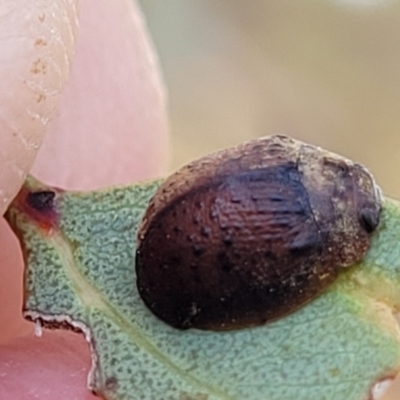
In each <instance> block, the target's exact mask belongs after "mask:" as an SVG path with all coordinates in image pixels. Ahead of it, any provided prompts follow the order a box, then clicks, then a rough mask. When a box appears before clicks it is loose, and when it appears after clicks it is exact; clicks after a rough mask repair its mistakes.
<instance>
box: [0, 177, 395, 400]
mask: <svg viewBox="0 0 400 400" xmlns="http://www.w3.org/2000/svg"><path fill="white" fill-rule="evenodd" d="M158 185H159V182H149V183H147V184H141V185H134V186H130V187H125V188H115V189H110V190H104V191H96V192H91V193H69V192H65V191H61V190H56V189H52V188H48V187H46V186H45V185H43V184H41V183H40V182H37V181H35V180H33V179H32V178H30V179H28V181H27V182H26V184H25V187H24V188H23V190H22V191H21V193H20V194H19V196H18V197H17V199H16V200H15V201H14V203H13V205H12V206H11V208H10V210H9V211H8V214H7V219H8V221H9V222H10V224H11V226H12V227H13V229H14V231H15V232H16V234H17V235H18V237H19V238H20V240H21V244H22V248H23V252H24V257H25V261H26V274H25V276H26V281H25V293H26V295H25V299H24V314H25V316H26V317H27V318H29V319H31V320H34V321H41V323H42V324H43V325H45V326H46V325H52V326H59V327H68V326H69V327H71V326H72V327H74V328H75V329H77V330H81V331H82V332H84V334H85V335H86V337H87V339H88V340H89V342H90V345H91V348H92V352H93V369H92V372H91V378H90V386H91V389H92V390H93V391H94V392H95V393H97V394H98V395H99V396H101V397H102V398H104V399H113V400H160V399H163V400H217V399H218V400H234V399H235V400H243V399H246V400H293V399H296V400H310V399H317V400H324V399H326V400H344V399H346V400H363V399H369V398H370V396H371V388H372V386H373V385H374V383H375V382H376V381H378V380H380V379H383V378H387V377H391V376H394V375H395V374H396V373H397V372H398V371H399V370H400V333H399V329H398V325H397V323H396V320H395V318H394V316H393V313H394V310H396V309H398V308H399V306H400V208H399V204H398V203H396V202H394V201H389V200H386V201H385V204H384V210H383V214H382V221H381V224H380V227H379V229H378V232H377V233H376V235H375V237H374V240H373V245H372V248H371V250H370V251H369V253H368V254H367V256H366V258H365V260H364V261H363V263H361V264H360V265H356V266H354V267H352V268H350V269H349V270H348V271H347V272H346V273H344V274H342V276H341V277H340V279H339V280H338V281H337V282H336V283H335V284H334V286H333V287H332V288H331V289H330V290H328V291H327V292H326V293H324V294H323V295H321V296H320V297H319V298H317V299H316V300H315V301H313V302H311V303H309V304H308V305H307V306H305V307H303V308H301V309H300V310H299V311H297V312H295V313H293V314H291V315H289V316H287V317H285V318H282V319H280V320H279V321H276V322H273V323H270V324H267V325H264V326H261V327H257V328H251V329H244V330H239V331H230V332H206V331H198V330H193V329H192V330H187V331H180V330H177V329H174V328H171V327H169V326H168V325H166V324H164V323H163V322H161V321H160V320H158V319H157V318H156V317H155V316H153V315H152V313H151V312H150V311H149V310H148V309H147V308H146V307H145V306H144V305H143V303H142V301H141V299H140V297H139V295H138V292H137V289H136V278H135V268H134V254H135V240H136V232H137V228H138V224H139V223H140V220H141V218H142V216H143V213H144V211H145V208H146V206H147V203H148V200H149V198H150V197H151V196H152V195H153V193H154V192H155V190H156V188H157V187H158ZM38 191H40V192H42V195H41V196H38V195H37V193H36V195H35V196H32V195H31V193H32V192H38Z"/></svg>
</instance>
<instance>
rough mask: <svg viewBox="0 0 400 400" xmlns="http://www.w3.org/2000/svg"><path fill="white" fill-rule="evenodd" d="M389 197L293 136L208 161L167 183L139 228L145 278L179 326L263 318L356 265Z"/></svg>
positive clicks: (353, 168)
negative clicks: (381, 195)
mask: <svg viewBox="0 0 400 400" xmlns="http://www.w3.org/2000/svg"><path fill="white" fill-rule="evenodd" d="M380 209H381V197H380V192H379V190H378V189H377V187H376V185H375V183H374V180H373V178H372V176H371V175H370V173H369V172H368V171H367V170H366V169H364V168H363V167H361V166H360V165H358V164H355V163H352V162H351V161H349V160H346V159H345V158H343V157H340V156H337V155H334V154H332V153H328V152H326V151H324V150H321V149H319V148H317V147H314V146H310V145H306V144H304V143H302V142H299V141H296V140H294V139H291V138H288V137H285V136H280V135H276V136H271V137H266V138H261V139H257V140H254V141H252V142H248V143H245V144H243V145H240V146H237V147H235V148H231V149H227V150H223V151H220V152H218V153H215V154H213V155H211V156H208V157H205V158H203V159H200V160H198V161H195V162H193V163H191V164H189V165H188V166H186V167H183V168H182V169H181V170H179V171H178V172H176V173H175V174H173V175H172V176H171V177H170V178H168V179H167V180H166V181H165V182H164V183H163V185H161V187H160V188H159V190H158V191H157V193H156V194H155V196H154V197H153V199H152V200H151V202H150V205H149V208H148V210H147V212H146V214H145V217H144V219H143V223H142V226H141V227H140V230H139V244H138V249H137V255H136V272H137V280H138V281H137V285H138V289H139V293H140V295H141V297H142V299H143V300H144V302H145V303H146V305H147V306H148V307H149V308H150V309H151V310H152V311H153V312H154V314H155V315H157V316H158V317H159V318H161V319H162V320H164V321H165V322H167V323H169V324H170V325H172V326H174V327H176V328H181V329H186V328H190V327H194V328H199V329H211V330H229V329H239V328H243V327H250V326H256V325H261V324H264V323H265V322H268V321H271V320H274V319H277V318H279V317H281V316H283V315H286V314H288V313H290V312H292V311H294V310H296V309H297V308H299V307H300V306H301V305H303V304H304V303H306V302H308V301H310V300H311V299H313V298H315V297H316V296H317V295H318V294H320V293H321V292H322V291H324V290H325V289H326V288H327V287H329V285H331V284H332V282H334V280H335V279H336V278H337V276H338V274H339V273H340V270H341V269H342V268H344V267H347V266H350V265H353V264H354V263H356V262H357V261H359V260H360V259H361V258H362V257H363V255H364V254H365V252H366V251H367V249H368V247H369V244H370V239H371V234H372V232H373V231H374V230H375V228H376V226H377V225H378V222H379V213H380Z"/></svg>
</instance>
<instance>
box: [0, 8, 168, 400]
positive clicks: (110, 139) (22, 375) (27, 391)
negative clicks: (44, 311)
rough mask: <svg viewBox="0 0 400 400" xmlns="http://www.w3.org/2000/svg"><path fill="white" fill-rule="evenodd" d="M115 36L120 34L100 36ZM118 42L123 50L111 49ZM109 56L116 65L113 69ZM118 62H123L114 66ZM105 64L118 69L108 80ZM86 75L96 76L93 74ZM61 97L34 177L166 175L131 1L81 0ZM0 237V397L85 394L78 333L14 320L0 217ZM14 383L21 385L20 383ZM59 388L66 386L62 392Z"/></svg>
mask: <svg viewBox="0 0 400 400" xmlns="http://www.w3.org/2000/svg"><path fill="white" fill-rule="evenodd" d="M110 6H112V7H111V8H113V9H112V10H111V9H110ZM115 9H118V10H119V11H116V10H115ZM121 18H122V19H123V21H124V22H122V23H121ZM108 19H109V20H108ZM130 24H131V25H132V26H131V27H130ZM84 27H88V28H87V29H85V28H84ZM105 28H107V29H105ZM119 29H120V30H119ZM110 32H111V33H110ZM114 34H115V35H119V39H115V38H114V40H111V39H110V38H109V37H108V36H110V35H114ZM124 35H129V36H130V37H129V40H127V41H126V42H129V43H131V44H132V46H131V47H129V46H128V45H127V43H125V45H123V43H122V44H121V46H117V45H116V42H117V43H121V42H122V41H123V40H124V39H123V38H124ZM93 41H94V42H96V43H97V44H99V43H103V44H104V48H103V47H102V46H99V45H96V46H93V45H92V44H91V42H93ZM115 41H116V42H115ZM108 46H112V49H109V47H108ZM127 46H128V47H127ZM118 48H119V49H120V50H121V51H122V52H123V53H124V54H123V55H120V54H118V53H117V52H116V50H117V49H118ZM89 53H90V55H89ZM128 53H129V54H128ZM131 53H133V55H132V54H131ZM110 54H111V56H110ZM109 57H111V58H112V59H114V60H115V62H116V64H118V65H114V66H113V65H112V63H111V62H110V61H109V60H108V58H109ZM121 60H125V61H127V62H129V63H130V65H128V66H124V67H123V66H121V62H122V61H121ZM103 61H104V62H103ZM113 68H114V69H116V70H118V71H117V72H115V71H114V74H113V77H112V81H111V82H110V81H109V75H110V70H113ZM125 68H126V69H125ZM94 71H96V72H94ZM81 73H82V74H83V75H84V76H85V74H86V77H85V78H83V77H82V75H81ZM88 74H89V75H88ZM91 74H93V75H96V76H93V80H92V81H91V80H90V79H89V78H90V75H91ZM120 79H121V80H120ZM127 81H128V82H129V83H126V82H127ZM99 82H104V84H100V83H99ZM86 84H87V86H85V85H86ZM125 91H127V92H128V93H126V94H125V93H124V92H125ZM114 99H115V100H114ZM100 100H101V101H100ZM114 101H115V103H114ZM102 102H103V103H104V104H103V105H102ZM60 104H61V106H60V108H59V109H58V110H57V116H56V117H55V119H54V120H53V121H52V122H51V124H50V127H49V128H50V129H49V133H48V135H49V136H48V137H49V140H48V141H46V144H45V145H44V146H43V147H42V149H41V151H40V156H39V159H38V163H37V164H36V166H35V168H34V172H35V175H36V177H37V178H39V179H40V180H43V181H45V182H46V183H50V184H53V185H56V186H61V187H66V188H79V189H89V188H93V187H99V186H109V185H113V184H116V183H128V182H134V181H136V180H139V179H144V178H146V177H148V178H150V177H155V176H160V175H162V174H163V173H164V172H165V166H166V161H167V147H168V146H167V118H166V107H165V95H164V90H163V88H162V85H161V81H160V78H159V76H158V72H157V67H156V64H155V59H154V55H153V54H152V49H151V46H150V44H149V41H148V39H147V36H146V32H145V30H144V27H143V23H142V22H141V19H140V14H139V12H138V10H137V9H136V8H135V7H134V5H133V4H132V3H131V2H130V0H118V1H113V2H109V1H108V0H83V1H82V3H81V14H80V31H79V36H78V41H77V47H76V57H75V58H74V60H73V67H72V72H71V76H70V79H69V81H68V84H67V87H66V88H65V91H64V92H63V94H62V99H61V102H60ZM113 104H114V105H113ZM137 109H139V111H137ZM114 116H115V118H114ZM120 163H121V164H122V167H121V165H120ZM0 240H1V243H2V246H1V248H0V269H1V271H2V272H1V275H0V276H1V281H0V301H1V302H2V303H1V304H3V305H6V306H5V307H2V308H0V326H5V325H7V329H5V330H4V332H0V343H2V346H0V398H12V399H25V398H27V399H28V398H29V399H30V398H35V397H34V396H36V398H38V399H41V400H47V399H54V398H56V399H61V400H64V399H65V400H66V399H68V400H69V399H71V398H73V399H76V400H81V399H85V400H87V399H89V398H92V397H93V396H92V395H91V394H90V393H89V392H88V391H87V389H86V378H87V374H88V372H89V366H90V354H89V347H88V346H87V344H86V342H85V339H84V338H83V336H81V335H79V334H73V333H67V334H68V335H67V336H63V335H64V334H60V333H56V332H54V331H51V332H47V333H46V335H45V336H44V337H42V338H34V337H33V325H32V324H28V323H27V322H25V321H23V320H22V318H21V316H20V312H19V310H20V307H21V296H22V279H23V276H22V274H23V266H22V265H21V259H22V257H21V253H20V251H19V247H18V243H17V242H16V239H15V238H14V237H13V236H12V235H11V233H10V231H9V229H8V227H7V225H6V224H5V223H3V224H0ZM33 349H35V351H33ZM58 349H60V351H61V353H59V351H58ZM30 350H32V351H30ZM13 360H17V361H16V363H14V361H13ZM55 366H56V367H55ZM2 377H7V378H6V379H3V378H2ZM31 377H32V378H31ZM71 377H73V379H72V378H71ZM22 380H23V381H24V384H23V385H22V384H21V385H19V384H18V382H21V381H22ZM67 387H69V388H70V389H69V390H70V392H69V393H68V390H66V389H65V390H64V389H62V388H67ZM61 389H62V390H64V391H61ZM29 395H30V396H29ZM33 395H34V396H33ZM90 396H92V397H90Z"/></svg>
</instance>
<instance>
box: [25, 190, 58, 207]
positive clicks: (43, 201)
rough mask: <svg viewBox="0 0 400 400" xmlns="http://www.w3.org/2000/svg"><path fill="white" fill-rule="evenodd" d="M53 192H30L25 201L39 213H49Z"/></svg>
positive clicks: (52, 203)
mask: <svg viewBox="0 0 400 400" xmlns="http://www.w3.org/2000/svg"><path fill="white" fill-rule="evenodd" d="M55 195H56V194H55V192H53V191H51V190H43V191H40V192H30V193H28V196H27V198H26V201H27V203H28V205H29V206H30V207H32V208H33V209H34V210H36V211H39V212H45V211H51V210H53V206H54V201H53V200H54V197H55Z"/></svg>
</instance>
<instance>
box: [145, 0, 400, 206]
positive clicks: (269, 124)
mask: <svg viewBox="0 0 400 400" xmlns="http://www.w3.org/2000/svg"><path fill="white" fill-rule="evenodd" d="M139 4H140V5H141V7H142V10H143V13H144V14H145V17H146V19H147V23H148V27H149V30H150V32H151V35H152V38H153V41H154V44H155V47H156V49H157V51H158V54H159V58H160V64H161V68H162V70H163V73H164V80H165V82H166V86H167V88H168V92H169V108H170V120H171V138H172V151H173V154H172V158H171V165H170V170H171V171H172V170H175V169H176V168H178V167H179V166H181V165H182V164H184V163H186V162H188V161H191V160H193V159H194V158H198V157H200V156H202V155H204V154H206V153H209V152H211V151H214V150H216V149H219V148H223V147H227V146H231V145H234V144H237V143H240V142H242V141H244V140H248V139H251V138H255V137H258V136H263V135H269V134H272V133H277V132H279V133H284V134H287V135H290V136H293V137H295V138H298V139H302V140H305V141H308V142H311V143H314V144H317V145H320V146H323V147H325V148H326V149H329V150H332V151H335V152H337V153H340V154H342V155H345V156H347V157H349V158H351V159H353V160H355V161H358V162H360V163H362V164H364V165H366V166H367V167H368V168H369V169H370V170H371V171H372V173H373V174H374V175H375V177H376V179H377V181H378V183H379V184H380V186H381V187H382V188H383V190H384V192H385V194H386V195H389V196H392V197H397V198H400V1H398V0H257V1H248V0H218V1H215V0H169V1H160V0H140V1H139Z"/></svg>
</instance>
